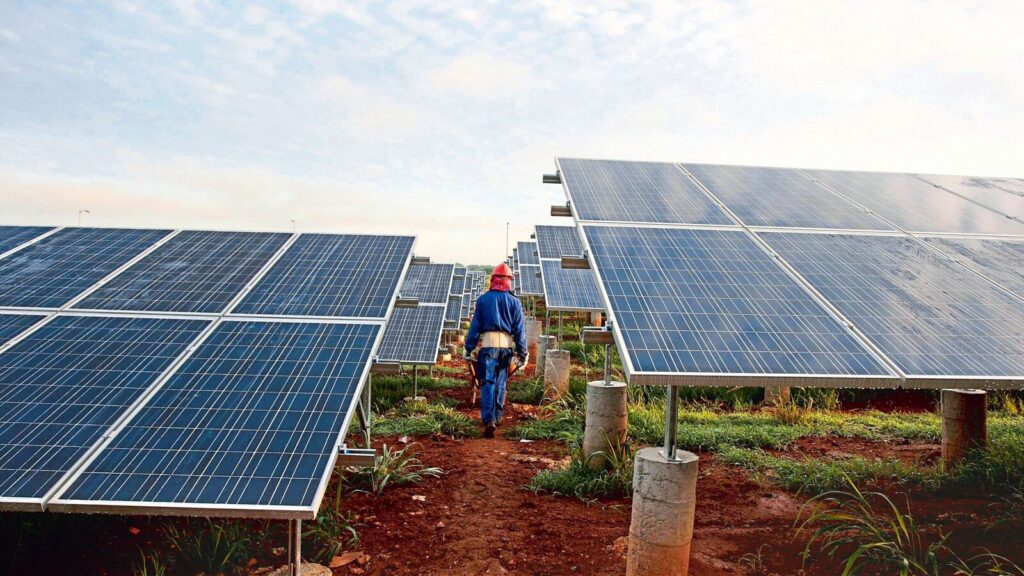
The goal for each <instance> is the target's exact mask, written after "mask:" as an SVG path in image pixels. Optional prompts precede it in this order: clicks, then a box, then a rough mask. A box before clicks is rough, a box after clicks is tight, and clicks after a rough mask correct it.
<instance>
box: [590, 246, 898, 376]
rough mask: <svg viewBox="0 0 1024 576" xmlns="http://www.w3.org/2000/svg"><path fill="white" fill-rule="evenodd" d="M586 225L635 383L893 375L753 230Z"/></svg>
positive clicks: (593, 256)
mask: <svg viewBox="0 0 1024 576" xmlns="http://www.w3.org/2000/svg"><path fill="white" fill-rule="evenodd" d="M584 233H585V234H586V239H587V244H588V245H589V247H590V250H591V254H592V258H593V259H594V262H595V264H596V269H597V271H598V273H599V276H600V281H601V286H602V288H603V290H604V293H605V296H606V298H607V302H608V304H609V305H610V312H611V314H610V316H611V317H612V318H613V321H614V325H615V326H616V327H617V328H616V329H617V331H618V332H617V335H618V336H620V337H621V341H620V343H619V344H620V346H619V349H620V350H621V351H623V353H624V359H625V365H626V367H627V370H628V371H629V372H630V381H631V382H632V383H636V384H683V385H698V384H699V385H702V386H708V385H723V386H724V385H737V384H738V385H746V386H757V385H759V384H757V383H756V382H757V380H756V379H755V378H752V377H757V376H762V377H772V378H763V380H764V381H765V382H767V381H775V382H779V380H778V377H780V376H784V377H798V378H801V379H803V378H809V377H813V378H816V379H817V380H816V384H817V385H835V386H850V385H854V386H870V385H877V384H889V385H892V384H893V383H894V379H893V377H892V375H891V373H890V372H889V371H888V370H887V369H886V368H885V367H884V365H883V364H882V363H881V361H880V360H879V359H878V358H876V357H875V355H873V354H872V353H871V352H869V351H868V350H867V349H866V348H865V347H864V346H863V345H862V344H861V343H860V342H859V341H858V340H857V339H856V338H855V337H854V336H852V335H851V334H850V332H849V331H847V330H846V329H845V328H844V327H843V326H842V325H841V324H840V323H839V322H838V321H837V320H836V319H835V318H834V317H833V316H832V315H830V314H829V313H828V312H827V311H826V310H825V309H824V308H823V307H822V306H821V305H820V304H818V303H817V302H816V301H815V300H814V299H813V298H812V297H811V296H810V295H809V294H808V293H807V292H806V291H805V290H803V288H801V286H800V285H799V284H798V283H797V282H796V281H795V280H794V279H793V278H792V277H790V276H789V275H788V274H786V272H785V271H783V269H782V268H780V267H779V266H778V265H777V264H776V263H775V262H774V261H773V259H772V258H771V257H770V256H769V255H768V254H767V253H766V252H765V251H764V250H762V249H761V248H760V247H759V246H758V245H757V244H756V243H755V242H754V241H753V240H752V239H751V238H750V237H749V236H748V235H747V234H746V233H745V232H741V231H735V232H733V231H721V230H689V229H666V228H635V227H606V226H585V227H584ZM731 376H734V377H735V378H730V377H731ZM773 378H774V380H773Z"/></svg>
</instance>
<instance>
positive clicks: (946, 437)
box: [942, 390, 988, 465]
mask: <svg viewBox="0 0 1024 576" xmlns="http://www.w3.org/2000/svg"><path fill="white" fill-rule="evenodd" d="M987 413H988V395H987V394H986V393H985V391H984V390H943V391H942V459H943V460H945V462H946V464H947V465H949V464H956V463H957V462H960V461H962V460H963V459H964V458H966V457H967V456H969V455H970V452H971V451H972V450H978V449H982V448H985V447H986V446H987V445H988V427H987V422H986V416H987Z"/></svg>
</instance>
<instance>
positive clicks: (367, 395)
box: [356, 376, 373, 448]
mask: <svg viewBox="0 0 1024 576" xmlns="http://www.w3.org/2000/svg"><path fill="white" fill-rule="evenodd" d="M372 389H373V377H372V376H370V377H369V378H368V379H367V381H366V386H363V391H362V392H361V393H360V394H359V404H358V405H357V407H358V408H359V409H358V410H357V411H356V412H357V413H358V414H359V425H360V426H362V428H363V437H364V439H365V440H366V447H367V448H369V447H370V426H371V419H372V414H373V411H372V404H371V400H372V394H373V392H372Z"/></svg>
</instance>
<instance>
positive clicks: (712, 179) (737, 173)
mask: <svg viewBox="0 0 1024 576" xmlns="http://www.w3.org/2000/svg"><path fill="white" fill-rule="evenodd" d="M684 166H685V167H686V169H687V170H689V171H690V174H692V175H693V177H694V178H696V179H697V181H699V182H700V183H701V184H703V185H704V186H705V187H706V188H707V189H708V190H710V191H711V193H712V194H714V195H715V196H716V197H717V198H718V199H719V200H721V201H722V203H724V204H725V206H726V207H727V208H729V209H730V210H732V212H733V213H734V214H735V215H736V216H737V217H738V218H739V219H740V220H742V221H743V223H744V224H746V225H748V226H782V227H788V228H846V229H851V230H893V227H892V226H890V225H889V224H887V223H886V222H885V221H883V220H881V219H880V218H878V217H876V216H874V215H872V214H868V213H867V212H865V211H864V209H863V208H861V207H859V206H857V205H855V204H853V203H852V202H850V201H848V200H846V199H845V198H843V197H841V196H839V195H838V194H835V193H834V192H832V191H830V190H828V189H827V188H825V187H824V186H821V185H820V184H817V183H816V182H814V181H813V180H812V179H811V178H809V177H807V176H805V175H804V174H801V173H800V172H798V171H797V170H793V169H790V168H762V167H757V166H718V165H714V164H684Z"/></svg>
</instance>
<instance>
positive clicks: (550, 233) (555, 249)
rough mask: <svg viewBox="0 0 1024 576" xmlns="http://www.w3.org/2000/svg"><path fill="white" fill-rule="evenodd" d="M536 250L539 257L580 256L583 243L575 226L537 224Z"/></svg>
mask: <svg viewBox="0 0 1024 576" xmlns="http://www.w3.org/2000/svg"><path fill="white" fill-rule="evenodd" d="M536 235H537V252H538V253H539V254H540V257H541V258H561V257H562V256H582V255H583V245H582V244H580V237H579V233H578V232H577V231H576V227H575V226H537V234H536Z"/></svg>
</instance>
